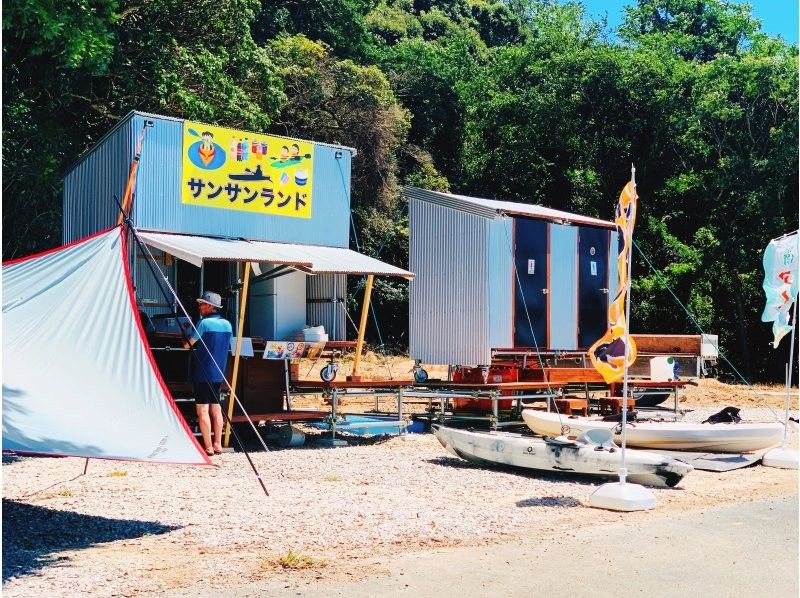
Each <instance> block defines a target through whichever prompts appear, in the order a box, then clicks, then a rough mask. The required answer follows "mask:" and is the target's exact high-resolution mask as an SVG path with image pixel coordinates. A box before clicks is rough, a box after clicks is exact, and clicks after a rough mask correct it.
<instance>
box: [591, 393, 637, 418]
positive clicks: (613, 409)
mask: <svg viewBox="0 0 800 598" xmlns="http://www.w3.org/2000/svg"><path fill="white" fill-rule="evenodd" d="M622 401H623V399H622V398H615V397H611V398H607V399H600V413H611V414H612V415H618V414H620V413H622ZM635 407H636V399H628V409H629V410H632V409H633V408H635Z"/></svg>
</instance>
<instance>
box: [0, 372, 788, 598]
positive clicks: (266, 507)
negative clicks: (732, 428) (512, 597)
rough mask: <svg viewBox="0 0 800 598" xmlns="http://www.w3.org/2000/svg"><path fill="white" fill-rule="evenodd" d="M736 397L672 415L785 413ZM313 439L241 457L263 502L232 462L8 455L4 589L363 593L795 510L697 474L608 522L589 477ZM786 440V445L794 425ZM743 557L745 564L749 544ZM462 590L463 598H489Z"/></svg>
mask: <svg viewBox="0 0 800 598" xmlns="http://www.w3.org/2000/svg"><path fill="white" fill-rule="evenodd" d="M779 390H780V389H779V388H768V389H764V391H763V392H764V393H773V392H776V391H779ZM744 392H745V391H744V390H743V389H742V388H740V387H728V386H725V385H721V384H718V383H716V382H715V381H703V383H702V384H701V386H700V387H698V388H697V389H692V390H691V391H690V392H687V393H685V395H684V398H685V401H684V402H683V403H682V407H683V408H685V409H693V411H692V412H691V414H692V415H694V416H700V415H702V414H704V413H710V412H711V410H713V409H715V408H721V407H722V406H724V405H728V404H733V405H738V406H740V407H743V415H744V416H745V417H748V418H750V419H761V420H764V419H766V420H769V419H771V412H770V411H769V409H768V408H767V407H766V406H765V404H766V405H774V407H780V406H781V405H782V403H783V397H781V396H779V395H777V396H775V395H772V394H764V395H763V398H761V397H758V396H754V395H753V394H742V393H744ZM695 393H696V394H695ZM765 402H766V403H765ZM793 413H794V416H795V417H796V414H797V412H796V410H795V411H794V412H793ZM314 440H315V438H313V437H311V438H309V442H307V446H306V447H304V448H297V449H288V450H273V451H271V452H268V453H264V452H260V453H252V458H253V461H254V463H255V465H256V467H257V468H258V470H259V471H260V473H261V475H262V478H263V479H264V480H265V482H266V484H267V487H268V488H269V491H270V496H269V497H266V496H264V494H263V493H262V491H261V489H260V487H259V485H258V483H257V482H256V479H255V477H254V475H253V472H252V471H251V469H250V468H249V466H248V464H247V461H246V459H245V456H244V455H243V454H241V453H230V454H224V455H221V456H220V457H217V458H216V463H217V465H218V466H219V467H186V466H183V467H181V466H165V465H164V466H154V465H144V464H138V463H125V462H118V461H117V462H112V461H97V460H93V461H90V462H89V467H88V472H87V474H86V475H82V472H83V468H84V464H85V461H84V460H82V459H76V458H31V457H15V456H5V457H4V459H3V497H4V498H3V593H4V594H5V595H7V596H33V595H49V596H81V595H101V596H120V595H122V596H132V595H162V594H164V593H170V595H196V594H198V593H199V592H200V591H201V590H203V591H205V590H209V591H211V592H213V593H215V594H217V595H226V594H228V593H229V591H232V589H234V588H236V587H239V586H241V587H242V588H245V587H253V585H252V584H256V586H257V585H258V584H259V583H262V582H266V581H267V580H269V582H270V583H275V582H276V581H281V582H285V584H284V588H295V587H298V586H299V585H303V584H308V583H312V584H321V583H325V584H347V583H359V582H362V583H368V582H369V580H370V579H379V578H381V579H382V578H384V577H385V576H387V575H390V574H391V567H390V564H391V563H393V562H395V561H394V560H393V559H397V558H399V557H401V556H402V555H404V554H410V553H412V552H414V551H418V550H420V549H431V548H437V549H438V548H447V549H449V548H453V549H463V550H470V549H475V550H478V549H479V548H478V547H481V548H480V549H484V548H486V547H495V546H499V547H502V546H513V545H515V544H517V543H520V542H522V541H523V540H524V541H525V542H530V541H532V539H535V538H539V539H540V542H541V543H543V544H542V546H545V547H546V543H547V542H550V541H551V540H552V539H553V538H556V537H558V538H562V539H563V538H569V537H570V536H572V535H574V534H575V533H576V530H583V529H587V528H592V529H593V528H595V527H596V526H608V525H617V524H624V525H626V526H641V525H649V524H652V523H653V522H656V521H662V522H664V525H667V526H669V521H671V520H673V519H676V520H677V519H681V518H683V517H684V516H686V515H687V514H689V513H703V512H705V511H707V510H708V509H711V508H717V507H726V506H736V505H742V504H744V503H756V502H759V501H761V502H763V501H769V500H772V499H780V498H786V497H789V499H790V500H791V501H793V504H796V500H797V487H798V472H797V471H789V470H779V469H771V468H766V467H762V466H756V467H751V468H747V469H741V470H738V471H732V472H728V473H710V472H703V471H695V472H693V473H692V474H690V475H689V476H687V477H686V478H685V479H684V480H683V481H682V482H681V483H680V484H679V486H678V487H677V488H675V489H654V492H655V494H656V497H657V500H658V507H657V509H656V510H654V511H649V512H642V513H628V514H619V513H612V512H606V511H600V510H595V509H590V508H585V507H584V503H585V501H586V499H587V497H588V496H589V495H590V494H591V492H592V491H593V490H594V489H595V488H596V485H597V484H596V483H595V482H592V481H587V480H586V479H582V478H577V477H571V476H564V475H556V474H553V475H546V474H537V475H531V474H528V473H519V472H517V471H513V470H508V469H490V468H484V467H479V466H476V465H472V464H469V463H467V462H464V461H462V460H460V459H457V458H454V457H451V456H449V455H448V454H447V453H445V452H444V450H443V449H442V447H441V446H440V445H439V444H438V442H437V441H436V440H435V438H434V437H433V436H432V435H430V434H426V435H415V434H412V435H407V436H404V437H400V438H392V439H388V440H376V441H372V442H366V443H361V444H354V445H353V446H349V447H346V448H336V449H326V448H318V447H316V446H315V443H314ZM790 441H791V444H792V446H794V447H795V448H796V447H797V430H796V429H792V430H791V435H790ZM775 524H776V525H778V526H780V525H787V522H786V521H776V522H775ZM790 525H793V526H795V527H796V525H797V522H796V519H795V520H794V521H792V522H790ZM704 538H705V536H703V535H702V534H699V535H698V537H697V541H698V542H699V543H703V542H704ZM705 539H709V538H705ZM709 546H710V544H709ZM486 549H488V548H486ZM741 550H742V559H746V552H747V551H748V550H749V547H748V543H747V541H746V538H742V546H741ZM489 574H490V573H489ZM473 589H474V590H475V591H474V592H470V591H466V592H465V594H464V595H486V593H485V592H481V591H479V588H477V586H476V587H474V588H473ZM735 590H736V589H735V588H730V594H731V595H733V593H735ZM726 595H727V594H726Z"/></svg>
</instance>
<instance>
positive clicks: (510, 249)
mask: <svg viewBox="0 0 800 598" xmlns="http://www.w3.org/2000/svg"><path fill="white" fill-rule="evenodd" d="M500 213H501V214H502V215H503V217H504V218H508V216H507V215H506V214H505V213H503V212H500ZM506 223H507V222H504V223H503V232H505V234H506V240H507V241H508V252H509V253H510V254H511V264H512V267H513V268H514V278H515V279H516V281H517V286H518V287H519V293H520V295H521V296H522V305H523V306H524V307H525V317H526V318H527V320H528V326H529V327H530V331H531V337H532V338H533V346H534V348H535V349H536V358H537V359H538V360H539V367H540V368H542V378H543V379H544V383H545V384H546V385H547V394H548V395H550V398H551V399H552V401H551V402H552V404H553V407H554V408H555V410H556V415H557V416H558V423H559V425H560V426H561V429H562V430H563V429H564V425H565V424H564V421H563V419H562V418H561V412H560V411H559V410H558V404H557V403H556V401H555V399H554V398H552V394H553V389H552V388H551V387H550V380H548V379H547V372H545V369H544V360H543V359H542V354H541V352H540V351H539V343H538V342H537V341H536V333H535V332H534V331H533V322H532V321H531V314H530V313H529V312H528V303H527V302H526V301H525V291H524V290H523V289H522V281H521V280H520V278H519V271H518V270H517V260H516V259H514V247H513V245H512V243H511V236H510V235H509V234H508V227H507V226H506Z"/></svg>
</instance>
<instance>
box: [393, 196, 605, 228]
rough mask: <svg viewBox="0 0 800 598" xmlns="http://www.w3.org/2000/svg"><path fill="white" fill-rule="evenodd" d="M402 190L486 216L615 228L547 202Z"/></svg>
mask: <svg viewBox="0 0 800 598" xmlns="http://www.w3.org/2000/svg"><path fill="white" fill-rule="evenodd" d="M403 194H404V195H405V196H406V197H407V198H409V199H417V200H420V201H427V202H430V203H434V204H438V205H441V206H445V207H448V208H452V209H454V210H460V211H462V212H469V213H471V214H476V215H478V216H483V217H484V218H495V217H496V216H497V215H498V214H508V215H515V216H530V217H532V218H542V219H544V220H551V221H553V222H559V223H565V222H573V223H575V224H588V225H591V226H601V227H604V228H614V227H615V226H616V225H615V224H614V223H613V222H608V221H606V220H600V219H599V218H591V217H590V216H581V215H580V214H572V213H570V212H563V211H561V210H554V209H552V208H545V207H544V206H536V205H532V204H524V203H517V202H512V201H499V200H496V199H482V198H480V197H469V196H467V195H456V194H455V193H443V192H441V191H429V190H427V189H419V188H417V187H403Z"/></svg>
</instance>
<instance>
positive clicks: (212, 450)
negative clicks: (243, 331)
mask: <svg viewBox="0 0 800 598" xmlns="http://www.w3.org/2000/svg"><path fill="white" fill-rule="evenodd" d="M197 303H198V306H199V308H200V316H201V318H202V319H201V320H200V323H199V324H198V325H197V330H196V331H193V332H192V335H191V337H190V338H189V340H188V341H187V342H184V345H183V346H184V347H186V348H189V347H190V346H192V345H194V344H195V343H197V342H198V341H199V340H201V339H202V342H201V343H200V344H199V345H198V346H197V347H195V350H194V359H193V360H192V366H193V367H192V382H193V383H194V402H195V407H196V409H197V420H198V422H199V424H200V433H201V434H202V435H203V447H204V448H205V450H206V453H208V454H209V455H214V454H217V455H219V454H220V453H222V407H221V406H220V403H219V391H220V386H221V383H222V381H223V380H224V379H225V376H224V374H225V367H226V366H227V363H228V349H229V347H230V341H231V335H232V333H233V331H232V328H231V323H230V322H228V320H226V319H225V318H223V317H222V316H221V315H220V314H219V310H220V309H222V298H221V297H220V296H219V295H218V294H217V293H214V292H212V291H206V292H204V293H203V294H202V296H201V297H200V298H199V299H198V300H197ZM212 428H213V431H214V442H213V444H212V442H211V430H212Z"/></svg>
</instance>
